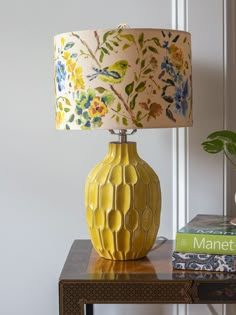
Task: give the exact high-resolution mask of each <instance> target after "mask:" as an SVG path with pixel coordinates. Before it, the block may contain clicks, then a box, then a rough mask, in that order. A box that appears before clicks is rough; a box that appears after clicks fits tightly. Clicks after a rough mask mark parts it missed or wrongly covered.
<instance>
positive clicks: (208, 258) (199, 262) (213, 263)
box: [172, 251, 236, 272]
mask: <svg viewBox="0 0 236 315" xmlns="http://www.w3.org/2000/svg"><path fill="white" fill-rule="evenodd" d="M172 266H173V268H174V269H181V270H202V271H223V272H235V270H236V269H235V267H236V256H234V255H217V254H197V253H182V252H176V251H174V252H173V255H172Z"/></svg>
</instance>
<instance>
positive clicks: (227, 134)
mask: <svg viewBox="0 0 236 315" xmlns="http://www.w3.org/2000/svg"><path fill="white" fill-rule="evenodd" d="M207 138H208V139H215V138H220V139H222V140H223V141H231V142H233V143H235V144H236V133H235V132H233V131H230V130H221V131H215V132H213V133H211V134H209V135H208V137H207Z"/></svg>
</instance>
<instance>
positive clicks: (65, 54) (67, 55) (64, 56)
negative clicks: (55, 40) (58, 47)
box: [62, 51, 70, 60]
mask: <svg viewBox="0 0 236 315" xmlns="http://www.w3.org/2000/svg"><path fill="white" fill-rule="evenodd" d="M62 57H63V58H64V59H65V60H67V59H68V58H69V57H70V53H69V51H64V53H63V56H62Z"/></svg>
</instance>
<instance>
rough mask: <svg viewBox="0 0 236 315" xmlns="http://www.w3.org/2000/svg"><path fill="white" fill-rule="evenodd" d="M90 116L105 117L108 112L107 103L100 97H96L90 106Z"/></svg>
mask: <svg viewBox="0 0 236 315" xmlns="http://www.w3.org/2000/svg"><path fill="white" fill-rule="evenodd" d="M88 110H89V115H90V117H92V118H94V117H104V116H105V115H106V113H107V112H108V110H107V107H106V105H105V104H104V103H103V102H101V101H100V98H99V97H95V98H94V99H93V100H92V101H91V103H90V106H89V109H88Z"/></svg>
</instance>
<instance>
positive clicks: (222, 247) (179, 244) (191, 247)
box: [175, 232, 236, 255]
mask: <svg viewBox="0 0 236 315" xmlns="http://www.w3.org/2000/svg"><path fill="white" fill-rule="evenodd" d="M175 250H176V251H177V252H189V253H191V252H192V253H202V254H225V255H236V236H231V235H213V234H194V233H193V234H192V233H179V232H177V233H176V247H175Z"/></svg>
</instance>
